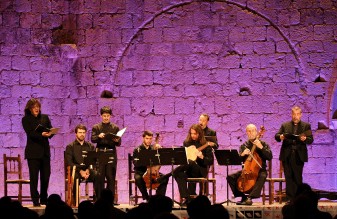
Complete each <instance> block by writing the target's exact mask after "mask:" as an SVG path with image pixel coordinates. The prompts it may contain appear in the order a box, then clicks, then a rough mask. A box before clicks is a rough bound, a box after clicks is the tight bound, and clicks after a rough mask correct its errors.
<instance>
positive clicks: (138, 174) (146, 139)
mask: <svg viewBox="0 0 337 219" xmlns="http://www.w3.org/2000/svg"><path fill="white" fill-rule="evenodd" d="M152 138H153V133H152V132H150V131H144V133H143V143H142V144H141V145H139V146H138V147H136V148H135V149H134V150H133V158H134V160H135V158H138V156H139V153H140V152H141V151H142V150H157V149H159V150H160V148H161V146H160V144H158V143H156V144H154V145H153V144H152ZM147 169H148V168H147V167H146V166H135V167H134V170H135V175H134V178H135V183H136V185H137V187H138V188H139V190H140V192H141V193H142V198H143V200H144V201H149V194H148V192H147V188H146V183H145V181H144V178H143V176H144V174H145V172H146V171H147ZM153 169H154V170H158V171H159V169H158V167H157V168H153ZM151 174H154V175H155V176H159V177H158V179H156V181H155V182H153V183H157V185H158V183H159V186H158V188H156V194H157V195H165V194H166V188H167V183H168V178H169V176H170V175H169V174H167V175H163V174H162V173H160V172H158V174H156V173H154V172H151Z"/></svg>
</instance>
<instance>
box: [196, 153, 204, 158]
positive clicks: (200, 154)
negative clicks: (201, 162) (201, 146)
mask: <svg viewBox="0 0 337 219" xmlns="http://www.w3.org/2000/svg"><path fill="white" fill-rule="evenodd" d="M197 156H198V157H199V158H200V159H204V155H203V154H202V152H201V151H198V153H197Z"/></svg>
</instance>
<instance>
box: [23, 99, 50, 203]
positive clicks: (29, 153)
mask: <svg viewBox="0 0 337 219" xmlns="http://www.w3.org/2000/svg"><path fill="white" fill-rule="evenodd" d="M22 126H23V129H24V130H25V132H26V135H27V143H26V148H25V159H27V161H28V169H29V179H30V195H31V197H32V201H33V205H34V206H40V205H41V204H44V205H45V204H47V198H48V186H49V179H50V169H51V168H50V145H49V139H50V138H52V137H53V136H54V135H53V134H52V133H51V132H50V131H49V130H50V129H51V128H52V125H51V122H50V119H49V117H48V115H46V114H41V103H40V101H39V100H38V99H35V98H31V99H30V100H29V101H28V102H27V104H26V107H25V116H24V117H23V118H22ZM38 126H40V127H43V129H44V130H39V129H37V127H38ZM39 176H40V193H39V191H38V189H37V187H38V184H39V183H38V181H39Z"/></svg>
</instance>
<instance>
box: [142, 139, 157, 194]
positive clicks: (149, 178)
mask: <svg viewBox="0 0 337 219" xmlns="http://www.w3.org/2000/svg"><path fill="white" fill-rule="evenodd" d="M158 141H159V133H156V139H155V145H156V144H158ZM157 150H158V149H157ZM159 169H160V165H155V166H152V167H148V168H147V170H146V172H145V173H144V175H143V179H144V181H145V184H146V188H148V189H150V188H151V189H157V188H158V187H159V185H160V183H158V182H157V179H158V178H159V177H160V174H159Z"/></svg>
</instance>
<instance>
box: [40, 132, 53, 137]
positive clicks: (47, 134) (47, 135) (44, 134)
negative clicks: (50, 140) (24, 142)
mask: <svg viewBox="0 0 337 219" xmlns="http://www.w3.org/2000/svg"><path fill="white" fill-rule="evenodd" d="M42 136H43V137H49V136H51V133H50V132H42Z"/></svg>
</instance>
